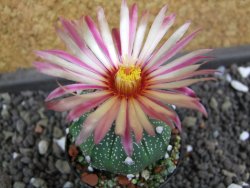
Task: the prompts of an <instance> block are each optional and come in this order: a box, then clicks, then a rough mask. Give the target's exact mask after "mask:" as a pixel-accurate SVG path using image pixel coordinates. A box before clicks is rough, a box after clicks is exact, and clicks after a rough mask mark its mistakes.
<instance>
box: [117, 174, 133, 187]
mask: <svg viewBox="0 0 250 188" xmlns="http://www.w3.org/2000/svg"><path fill="white" fill-rule="evenodd" d="M117 180H118V183H119V184H120V185H128V184H129V183H130V181H129V180H128V178H127V177H125V176H118V177H117Z"/></svg>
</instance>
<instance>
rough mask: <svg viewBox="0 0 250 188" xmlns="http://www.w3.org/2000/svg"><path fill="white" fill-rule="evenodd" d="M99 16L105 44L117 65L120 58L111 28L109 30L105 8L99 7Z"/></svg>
mask: <svg viewBox="0 0 250 188" xmlns="http://www.w3.org/2000/svg"><path fill="white" fill-rule="evenodd" d="M97 17H98V21H99V26H100V31H101V35H102V38H103V41H104V43H105V45H106V46H107V49H108V51H109V54H110V57H111V59H112V61H113V63H114V64H115V66H117V64H118V61H119V60H118V57H117V53H116V50H115V46H114V41H113V39H112V35H111V32H110V30H109V26H108V22H107V20H106V17H105V14H104V10H103V9H102V8H99V9H98V12H97Z"/></svg>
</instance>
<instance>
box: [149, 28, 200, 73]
mask: <svg viewBox="0 0 250 188" xmlns="http://www.w3.org/2000/svg"><path fill="white" fill-rule="evenodd" d="M199 31H200V29H199V30H196V31H195V32H193V33H191V34H190V35H188V36H186V37H185V38H183V39H182V40H180V41H179V42H177V43H176V44H175V45H174V46H173V47H172V48H171V49H170V50H169V51H168V52H167V53H166V54H165V55H163V56H162V57H161V58H160V59H159V60H158V61H157V62H156V63H155V64H154V65H152V68H151V69H153V70H155V69H157V68H158V67H159V66H161V65H162V64H163V63H165V62H167V61H168V60H169V59H170V58H172V57H173V56H174V55H175V54H177V53H178V52H179V51H180V50H182V49H183V48H184V47H185V46H186V45H187V44H188V43H189V42H190V41H191V40H192V39H193V38H194V37H195V36H196V35H197V34H198V32H199ZM148 68H150V66H148ZM145 69H147V68H145Z"/></svg>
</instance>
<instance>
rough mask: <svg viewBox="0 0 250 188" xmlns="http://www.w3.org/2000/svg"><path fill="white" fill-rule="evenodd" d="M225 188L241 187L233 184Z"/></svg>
mask: <svg viewBox="0 0 250 188" xmlns="http://www.w3.org/2000/svg"><path fill="white" fill-rule="evenodd" d="M227 188H242V186H241V185H238V184H235V183H232V184H230V185H229V186H228V187H227Z"/></svg>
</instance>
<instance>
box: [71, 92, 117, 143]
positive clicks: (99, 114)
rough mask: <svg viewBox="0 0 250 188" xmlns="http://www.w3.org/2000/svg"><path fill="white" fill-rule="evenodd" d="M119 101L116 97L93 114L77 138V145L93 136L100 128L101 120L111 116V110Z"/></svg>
mask: <svg viewBox="0 0 250 188" xmlns="http://www.w3.org/2000/svg"><path fill="white" fill-rule="evenodd" d="M116 101H117V98H116V97H112V98H110V99H109V100H107V101H105V102H104V103H103V104H101V105H100V106H99V107H98V108H97V109H96V110H95V111H94V112H92V113H91V114H90V115H89V116H88V117H87V119H86V120H85V122H84V123H83V127H82V130H81V131H80V133H79V135H78V137H77V138H76V142H75V143H76V145H80V144H82V143H83V142H84V141H86V140H87V139H88V137H89V136H90V135H91V134H92V132H93V131H94V130H95V128H96V127H97V126H98V123H99V122H100V120H101V119H102V118H103V117H104V116H107V115H109V114H107V113H108V112H109V110H110V109H111V107H112V106H113V105H114V104H115V102H116Z"/></svg>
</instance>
